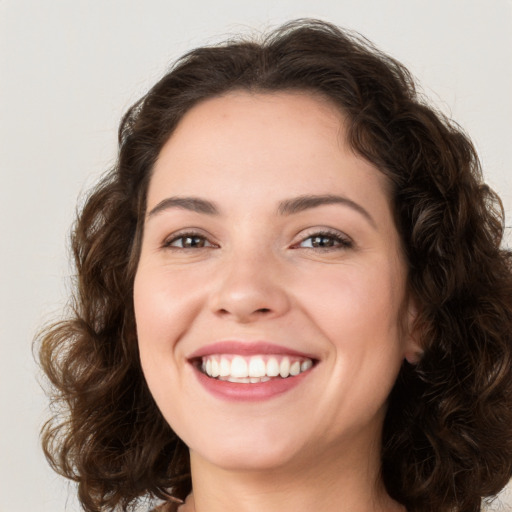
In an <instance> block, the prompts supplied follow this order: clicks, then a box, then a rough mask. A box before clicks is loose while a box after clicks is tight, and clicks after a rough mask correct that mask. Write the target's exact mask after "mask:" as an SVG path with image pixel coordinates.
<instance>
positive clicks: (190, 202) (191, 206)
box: [148, 197, 219, 218]
mask: <svg viewBox="0 0 512 512" xmlns="http://www.w3.org/2000/svg"><path fill="white" fill-rule="evenodd" d="M170 208H180V209H182V210H189V211H192V212H196V213H205V214H207V215H218V214H219V209H218V208H217V206H215V203H212V202H211V201H207V200H206V199H200V198H199V197H168V198H166V199H164V200H163V201H160V202H159V203H158V204H157V205H156V206H155V207H154V208H153V209H152V210H151V211H150V212H149V213H148V218H150V217H153V216H154V215H156V214H157V213H160V212H162V211H164V210H168V209H170Z"/></svg>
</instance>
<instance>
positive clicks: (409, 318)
mask: <svg viewBox="0 0 512 512" xmlns="http://www.w3.org/2000/svg"><path fill="white" fill-rule="evenodd" d="M417 319H418V308H417V305H416V302H415V300H414V299H413V298H412V297H409V299H408V301H407V308H406V311H405V319H404V358H405V360H406V361H407V362H408V363H409V364H413V365H414V364H418V363H419V362H420V361H421V359H422V357H423V353H424V350H423V347H422V346H421V344H420V340H419V338H420V336H419V329H418V325H417Z"/></svg>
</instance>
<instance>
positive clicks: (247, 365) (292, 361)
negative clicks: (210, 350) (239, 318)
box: [193, 354, 315, 384]
mask: <svg viewBox="0 0 512 512" xmlns="http://www.w3.org/2000/svg"><path fill="white" fill-rule="evenodd" d="M193 364H194V366H196V368H197V369H198V370H199V371H200V372H201V373H203V374H204V375H206V376H208V377H210V378H212V379H216V380H221V381H227V382H233V383H240V384H258V383H262V382H269V381H271V380H277V379H279V380H280V379H289V378H292V377H296V376H297V375H300V374H301V373H304V372H307V371H308V370H310V369H311V368H313V366H314V365H315V361H314V360H313V359H310V358H307V357H297V356H286V355H277V354H275V355H268V354H262V355H253V356H241V355H235V354H215V355H207V356H203V357H200V358H197V359H196V360H195V361H194V363H193Z"/></svg>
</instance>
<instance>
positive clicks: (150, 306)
mask: <svg viewBox="0 0 512 512" xmlns="http://www.w3.org/2000/svg"><path fill="white" fill-rule="evenodd" d="M201 289H202V288H201V285H200V283H199V282H191V281H190V275H189V274H188V273H185V272H176V271H172V272H171V271H165V270H164V271H162V269H153V268H152V267H150V266H146V267H142V268H140V269H139V270H138V271H137V275H136V277H135V282H134V308H135V320H136V324H137V335H138V339H139V345H140V347H141V350H142V349H148V348H153V349H155V350H164V349H165V350H167V351H169V350H172V349H173V347H174V345H175V342H176V340H177V339H179V337H180V335H181V333H182V331H183V330H184V328H185V326H186V325H187V323H188V320H189V319H190V318H192V317H193V315H194V314H195V311H196V309H197V303H198V300H199V297H198V295H199V293H200V290H201Z"/></svg>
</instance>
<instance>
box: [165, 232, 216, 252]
mask: <svg viewBox="0 0 512 512" xmlns="http://www.w3.org/2000/svg"><path fill="white" fill-rule="evenodd" d="M165 246H166V247H173V248H177V249H202V248H204V247H213V245H212V244H211V243H210V242H209V241H208V240H207V239H206V238H205V237H204V236H200V235H194V234H183V235H180V236H177V237H175V238H173V239H172V240H170V241H169V242H167V243H166V244H165Z"/></svg>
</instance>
